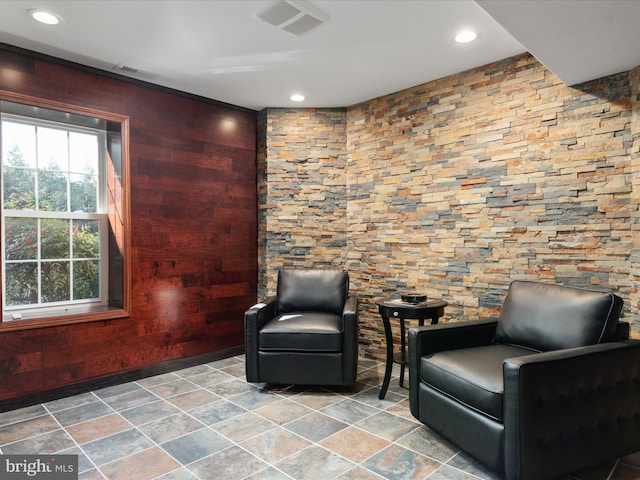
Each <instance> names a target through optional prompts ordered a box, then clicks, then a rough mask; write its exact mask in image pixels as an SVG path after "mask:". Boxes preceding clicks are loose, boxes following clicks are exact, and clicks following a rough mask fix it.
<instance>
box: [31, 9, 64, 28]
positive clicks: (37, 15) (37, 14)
mask: <svg viewBox="0 0 640 480" xmlns="http://www.w3.org/2000/svg"><path fill="white" fill-rule="evenodd" d="M27 13H28V14H29V16H30V17H31V18H33V19H34V20H36V21H37V22H40V23H44V24H45V25H58V24H59V23H60V22H61V21H62V19H61V18H60V17H59V16H58V15H56V14H55V13H51V12H48V11H46V10H40V9H38V8H32V9H30V10H27Z"/></svg>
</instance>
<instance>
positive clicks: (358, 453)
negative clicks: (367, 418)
mask: <svg viewBox="0 0 640 480" xmlns="http://www.w3.org/2000/svg"><path fill="white" fill-rule="evenodd" d="M319 445H320V446H321V447H324V448H326V449H327V450H330V451H332V452H334V453H337V454H338V455H340V456H342V457H344V458H346V459H348V460H351V461H352V462H354V463H360V462H363V461H364V460H366V459H367V458H369V457H371V456H372V455H374V454H376V453H378V452H379V451H380V450H382V449H384V448H386V447H388V446H389V445H390V442H389V441H388V440H385V439H383V438H380V437H378V436H376V435H373V434H371V433H369V432H365V431H364V430H361V429H359V428H357V427H353V426H351V427H347V428H345V429H344V430H340V431H339V432H337V433H335V434H333V435H331V436H330V437H327V438H325V439H324V440H322V441H320V442H319Z"/></svg>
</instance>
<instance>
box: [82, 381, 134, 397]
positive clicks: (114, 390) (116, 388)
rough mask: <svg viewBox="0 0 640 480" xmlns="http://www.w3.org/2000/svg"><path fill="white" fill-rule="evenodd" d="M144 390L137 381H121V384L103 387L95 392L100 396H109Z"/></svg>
mask: <svg viewBox="0 0 640 480" xmlns="http://www.w3.org/2000/svg"><path fill="white" fill-rule="evenodd" d="M140 390H143V388H142V387H141V386H140V385H138V384H137V383H136V382H128V383H121V384H120V385H113V386H112V387H106V388H102V389H100V390H96V391H95V392H93V393H94V394H95V395H96V396H97V397H98V398H102V399H105V398H109V397H115V396H118V395H122V394H124V393H131V392H136V391H140Z"/></svg>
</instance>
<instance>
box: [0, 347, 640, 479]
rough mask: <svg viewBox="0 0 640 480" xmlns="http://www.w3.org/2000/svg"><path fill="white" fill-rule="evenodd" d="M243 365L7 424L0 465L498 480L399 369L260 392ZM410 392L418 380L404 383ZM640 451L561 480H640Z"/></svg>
mask: <svg viewBox="0 0 640 480" xmlns="http://www.w3.org/2000/svg"><path fill="white" fill-rule="evenodd" d="M244 368H245V362H244V356H242V355H240V356H234V357H231V358H228V359H222V360H220V361H215V362H210V363H207V364H202V365H196V366H194V367H189V368H186V369H182V370H178V371H175V372H169V373H165V374H161V375H157V376H154V377H150V378H146V379H141V380H138V381H135V382H129V383H125V384H122V385H116V386H113V387H109V388H104V389H101V390H97V391H94V392H88V393H83V394H80V395H74V396H71V397H67V398H62V399H59V400H55V401H52V402H48V403H46V404H44V405H35V406H32V407H26V408H23V409H18V410H14V411H10V412H4V413H0V454H10V453H25V452H28V453H34V454H47V453H52V454H53V453H66V454H71V455H78V465H79V470H80V472H79V476H78V479H79V480H105V479H113V480H116V479H117V480H146V479H152V478H153V479H154V480H206V479H215V480H224V479H230V480H233V479H238V480H240V479H243V480H305V479H313V480H322V479H324V478H327V479H329V478H330V479H332V480H369V479H371V480H374V479H375V480H380V479H388V480H392V479H394V480H397V479H405V478H406V479H411V480H414V478H415V479H416V480H417V479H426V480H499V477H498V476H496V475H495V473H494V472H491V471H490V470H489V469H487V468H486V467H485V466H483V465H482V464H480V463H478V462H476V461H475V460H473V458H471V457H469V456H467V455H465V454H464V453H462V452H460V451H459V450H458V449H457V448H456V447H455V446H453V445H452V444H450V443H449V442H447V441H446V440H445V439H444V438H442V437H440V436H439V435H437V434H436V433H435V432H433V431H432V430H430V429H429V428H428V427H426V426H425V425H423V424H421V423H420V422H418V421H417V420H416V419H415V418H413V416H412V415H411V412H410V409H409V404H408V390H407V389H406V388H402V387H400V386H399V385H398V374H399V368H398V366H395V365H394V369H393V372H392V380H391V384H390V385H389V391H388V392H387V395H386V397H385V398H384V399H383V400H380V399H379V398H378V395H379V393H380V387H381V383H382V379H383V375H384V363H383V362H378V361H377V360H372V359H361V361H360V362H359V366H358V382H357V384H356V386H355V387H354V388H353V389H346V388H344V387H341V388H325V387H309V386H291V385H263V384H251V383H247V382H246V381H245V380H244ZM405 381H408V380H407V379H405ZM638 478H640V452H638V453H636V454H633V455H629V456H627V457H625V458H622V459H620V460H618V461H617V463H616V461H611V462H605V463H603V464H601V465H599V466H596V467H595V468H591V469H585V470H583V471H580V472H574V473H573V474H571V475H565V476H563V477H561V478H559V479H556V480H638Z"/></svg>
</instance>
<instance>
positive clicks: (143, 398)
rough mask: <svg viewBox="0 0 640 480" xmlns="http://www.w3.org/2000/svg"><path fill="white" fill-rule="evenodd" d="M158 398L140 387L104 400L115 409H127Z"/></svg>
mask: <svg viewBox="0 0 640 480" xmlns="http://www.w3.org/2000/svg"><path fill="white" fill-rule="evenodd" d="M159 399H160V398H159V397H158V396H156V395H154V394H153V393H151V392H149V391H148V390H144V389H140V390H134V391H132V392H127V393H123V394H121V395H115V396H112V397H107V398H105V399H104V402H105V403H106V404H107V405H109V406H110V407H111V408H113V409H114V410H116V411H121V410H127V409H129V408H133V407H137V406H140V405H145V404H147V403H151V402H156V401H158V400H159Z"/></svg>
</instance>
